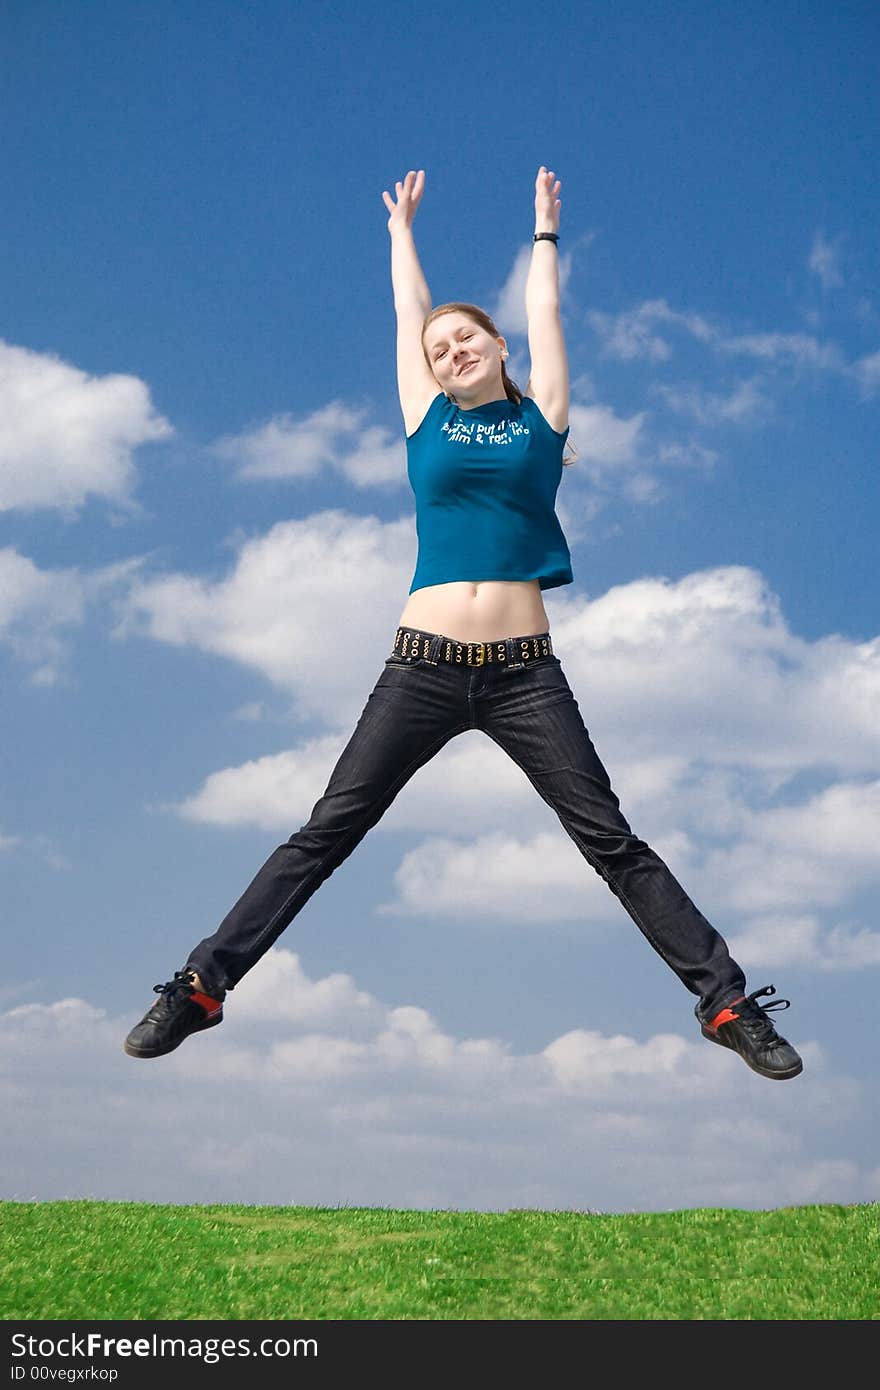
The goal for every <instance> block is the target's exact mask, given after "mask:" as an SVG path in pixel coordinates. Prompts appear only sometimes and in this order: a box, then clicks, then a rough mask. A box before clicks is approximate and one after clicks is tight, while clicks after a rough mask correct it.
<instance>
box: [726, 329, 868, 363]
mask: <svg viewBox="0 0 880 1390" xmlns="http://www.w3.org/2000/svg"><path fill="white" fill-rule="evenodd" d="M718 345H719V347H720V348H721V350H722V351H723V352H727V353H734V354H740V355H742V356H746V357H755V358H757V359H758V360H759V361H763V362H774V363H782V364H783V365H792V366H796V367H813V368H816V369H817V370H825V371H828V370H833V371H839V370H842V369H843V368H844V361H843V357H842V355H841V352H840V349H839V348H838V347H837V346H836V345H835V344H834V343H822V342H820V341H819V339H818V338H814V337H813V336H812V335H811V334H809V333H743V334H740V335H738V336H733V337H729V338H724V339H723V340H721V341H720V342H719V344H718Z"/></svg>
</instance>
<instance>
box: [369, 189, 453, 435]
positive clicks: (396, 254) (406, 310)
mask: <svg viewBox="0 0 880 1390" xmlns="http://www.w3.org/2000/svg"><path fill="white" fill-rule="evenodd" d="M394 187H395V193H396V201H395V199H394V198H392V197H391V194H390V193H388V192H387V191H386V192H383V194H382V198H383V201H384V203H385V206H386V207H387V209H388V211H389V213H390V216H389V218H388V231H389V234H390V236H391V286H392V289H393V291H394V311H395V313H396V315H397V390H398V394H399V395H400V408H401V410H402V411H403V422H404V428H405V429H406V432H407V434H412V433H413V431H414V430H416V429H417V428H418V426H419V425H420V424H421V422H422V420H423V419H424V416H425V412H426V411H427V409H428V406H429V405H430V404H431V401H432V400H433V399H434V397H435V396H436V395H437V393H438V391H439V390H440V387H439V386H438V385H437V382H436V380H435V379H434V376H433V374H432V372H431V369H430V367H429V366H428V364H427V362H426V361H425V354H424V352H423V350H422V324H423V323H424V321H425V319H426V318H427V316H428V314H429V313H430V312H431V291H430V290H429V289H428V282H427V281H426V279H425V277H424V274H423V273H422V267H421V265H420V264H419V257H418V253H417V252H416V244H415V240H414V238H413V230H412V223H413V218H414V217H415V215H416V211H417V210H418V206H419V203H420V202H421V197H422V192H423V190H424V187H425V171H424V169H419V171H418V172H416V171H415V170H414V169H410V171H409V173H408V174H407V175H406V178H405V179H404V180H403V182H401V181H400V180H398V181H397V183H396V184H395V186H394Z"/></svg>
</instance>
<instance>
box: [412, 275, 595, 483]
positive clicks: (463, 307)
mask: <svg viewBox="0 0 880 1390" xmlns="http://www.w3.org/2000/svg"><path fill="white" fill-rule="evenodd" d="M441 314H465V315H466V316H467V317H468V318H469V319H473V321H474V323H476V324H478V325H479V327H480V328H482V329H483V332H484V333H488V334H489V335H490V337H492V338H500V337H501V334H500V333H499V332H498V329H497V328H496V327H495V324H494V323H493V322H492V319H491V318H490V317H489V315H488V314H487V313H486V311H485V309H481V308H480V307H479V305H478V304H465V303H463V302H461V301H459V300H456V301H455V302H453V303H451V304H438V305H437V308H436V309H432V310H431V312H430V314H429V315H428V317H427V318H426V319H425V322H424V323H423V324H422V352H423V353H424V354H425V361H426V362H427V364H428V366H429V367H430V365H431V359H430V358H429V356H428V350H427V348H426V347H425V333H426V332H427V329H428V325H429V324H431V323H433V322H434V320H435V319H439V318H440V316H441ZM501 385H502V386H503V387H504V394H505V396H506V397H507V399H508V400H509V401H513V403H514V405H521V404H522V398H523V393H522V391H521V390H520V389H519V387H518V386H517V384H516V382H515V381H512V380H511V379H510V377H509V376H508V375H507V368H506V367H505V365H504V362H503V361H502V363H501ZM565 447H566V449H567V450H569V451H570V457H569V458H565V457H563V460H562V462H563V465H564V466H565V467H566V468H568V467H569V466H570V465H571V464H572V463H574V461H575V459H576V458H577V449H576V448H575V447H574V445H573V444H572V443H571V441H570V440H566V443H565Z"/></svg>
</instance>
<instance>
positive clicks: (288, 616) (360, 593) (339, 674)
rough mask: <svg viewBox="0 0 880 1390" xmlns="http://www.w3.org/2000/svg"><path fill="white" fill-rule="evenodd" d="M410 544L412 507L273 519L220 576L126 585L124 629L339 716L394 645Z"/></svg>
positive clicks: (359, 699) (410, 564) (351, 708)
mask: <svg viewBox="0 0 880 1390" xmlns="http://www.w3.org/2000/svg"><path fill="white" fill-rule="evenodd" d="M415 550H416V545H415V524H414V520H413V519H411V518H409V517H406V518H402V519H401V520H399V521H393V522H387V523H384V522H381V521H378V520H377V519H376V518H375V517H372V516H351V515H349V514H346V513H344V512H341V511H326V512H320V513H318V514H317V515H314V516H311V517H308V518H307V519H305V520H303V521H286V522H279V523H278V525H276V526H274V527H272V529H271V530H270V531H268V532H267V533H266V534H265V535H263V536H258V537H255V538H254V539H251V540H248V541H246V542H244V543H243V544H242V545H241V547H240V549H239V552H238V556H237V559H236V564H235V568H234V570H233V572H232V573H231V574H230V575H229V576H228V577H227V578H225V579H219V580H217V581H215V582H212V581H210V580H207V579H201V578H197V577H193V576H190V575H185V574H171V575H167V576H165V577H163V578H159V579H153V580H149V581H145V582H142V583H140V584H138V585H136V586H134V588H133V589H132V593H131V596H130V600H129V604H128V610H127V619H126V621H125V623H124V624H123V626H122V628H121V629H120V630H121V631H122V632H125V631H131V630H133V629H136V630H142V631H145V632H146V633H147V634H148V635H149V636H151V637H154V638H157V639H158V640H160V641H163V642H170V643H172V644H173V645H175V646H194V647H197V648H199V649H201V650H202V651H205V652H212V653H215V654H217V655H220V656H224V657H228V658H230V659H231V660H233V661H238V662H240V663H242V664H243V665H245V666H248V667H250V668H251V669H253V670H256V671H258V672H259V673H260V674H261V675H263V676H265V677H266V678H267V679H269V680H270V681H272V682H273V683H274V684H275V685H277V686H279V687H281V688H282V689H284V690H287V691H290V692H293V693H294V694H295V695H296V696H297V700H298V710H299V712H300V713H301V714H302V715H303V716H305V717H316V718H319V719H321V720H322V721H324V722H325V723H327V724H330V725H337V724H339V723H342V724H346V723H348V722H349V721H350V720H352V719H353V718H354V716H355V714H356V713H357V712H358V711H359V710H360V708H361V706H362V704H363V701H364V699H365V698H366V692H367V691H368V690H369V689H370V688H371V687H372V685H373V684H374V682H375V680H376V677H377V676H378V673H379V670H380V669H381V665H382V661H383V660H384V657H385V656H386V655H387V654H388V652H390V650H391V646H392V643H393V641H394V634H395V632H396V630H397V622H398V619H399V617H400V613H401V610H402V606H403V605H402V602H401V599H400V595H401V594H405V593H406V591H407V588H408V586H409V582H410V579H411V577H412V573H413V569H414V566H415ZM352 595H356V596H357V604H356V612H355V609H353V607H352Z"/></svg>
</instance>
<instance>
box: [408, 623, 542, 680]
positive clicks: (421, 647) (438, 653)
mask: <svg viewBox="0 0 880 1390" xmlns="http://www.w3.org/2000/svg"><path fill="white" fill-rule="evenodd" d="M391 655H392V656H397V657H402V658H404V659H405V660H412V661H414V660H416V659H418V658H421V660H423V661H427V662H428V663H429V664H430V665H431V666H436V665H437V663H438V662H439V661H448V662H451V663H452V664H453V665H456V666H504V667H506V668H507V669H508V670H516V669H518V668H519V667H521V666H527V665H528V664H529V662H530V661H535V660H537V658H538V657H539V656H552V655H553V643H552V642H551V640H550V633H549V632H541V633H538V634H537V635H529V636H527V637H502V638H500V639H499V640H498V641H495V642H456V641H455V640H454V639H453V638H451V637H444V636H443V634H442V633H440V632H421V631H418V632H417V631H415V629H413V628H409V627H399V628H398V629H397V636H396V637H395V639H394V647H393V650H392V652H391Z"/></svg>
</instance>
